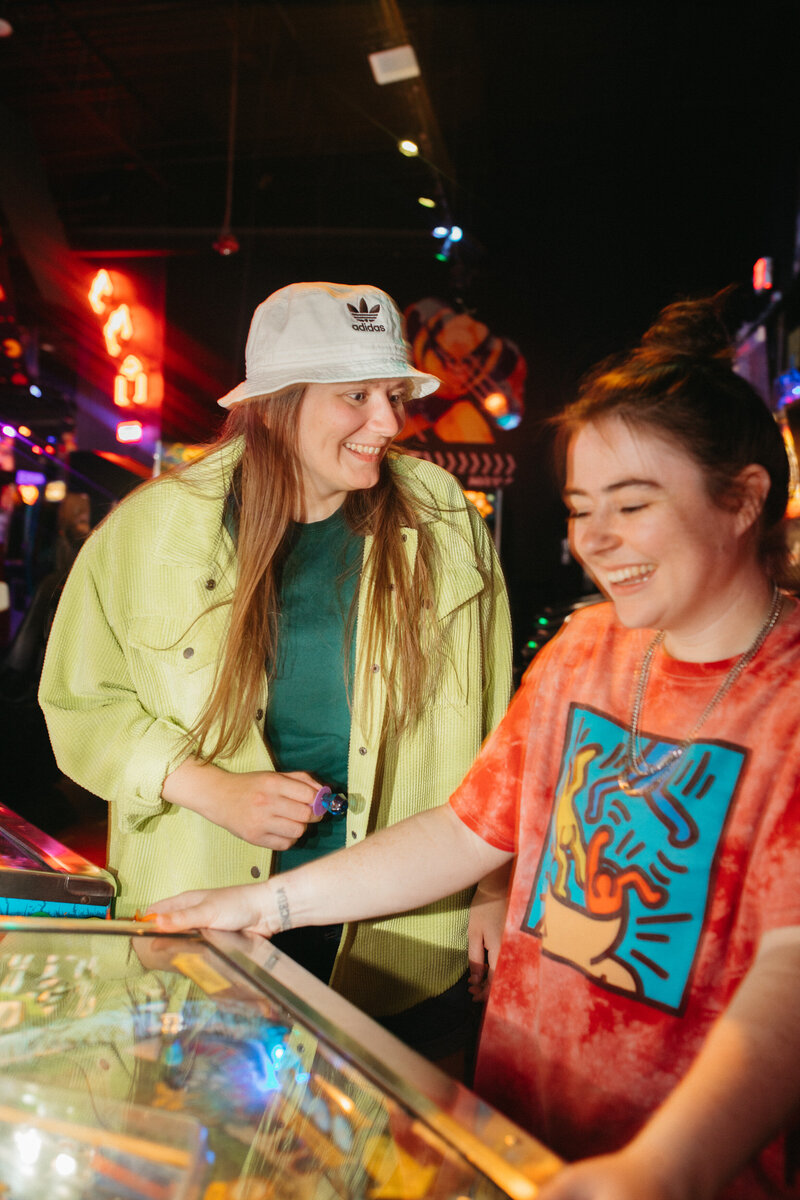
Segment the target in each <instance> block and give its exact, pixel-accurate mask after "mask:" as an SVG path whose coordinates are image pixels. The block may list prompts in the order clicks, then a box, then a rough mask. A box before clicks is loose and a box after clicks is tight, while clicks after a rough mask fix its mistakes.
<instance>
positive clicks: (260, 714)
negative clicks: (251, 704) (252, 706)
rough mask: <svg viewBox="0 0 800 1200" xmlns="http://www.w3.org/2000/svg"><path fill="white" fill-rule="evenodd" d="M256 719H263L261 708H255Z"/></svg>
mask: <svg viewBox="0 0 800 1200" xmlns="http://www.w3.org/2000/svg"><path fill="white" fill-rule="evenodd" d="M256 720H257V721H263V720H264V710H263V708H257V709H256Z"/></svg>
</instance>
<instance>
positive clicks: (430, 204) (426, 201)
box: [417, 196, 436, 208]
mask: <svg viewBox="0 0 800 1200" xmlns="http://www.w3.org/2000/svg"><path fill="white" fill-rule="evenodd" d="M417 204H421V205H422V207H423V208H436V201H435V200H431V198H430V196H418V197H417Z"/></svg>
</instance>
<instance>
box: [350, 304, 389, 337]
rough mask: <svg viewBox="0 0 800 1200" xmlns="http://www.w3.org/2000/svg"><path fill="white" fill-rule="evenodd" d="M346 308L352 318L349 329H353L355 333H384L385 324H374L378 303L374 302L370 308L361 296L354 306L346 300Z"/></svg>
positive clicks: (378, 309)
mask: <svg viewBox="0 0 800 1200" xmlns="http://www.w3.org/2000/svg"><path fill="white" fill-rule="evenodd" d="M347 308H348V311H349V313H350V316H351V317H352V319H353V324H352V326H351V329H354V330H355V332H356V333H385V332H386V326H385V325H378V324H376V321H377V318H378V313H379V312H380V311H381V306H380V304H375V305H373V307H372V308H370V306H369V305H368V304H367V302H366V300H365V299H364V297H363V296H362V297H361V299H360V300H359V302H358V306H356V305H355V304H350V303H349V302H348V304H347Z"/></svg>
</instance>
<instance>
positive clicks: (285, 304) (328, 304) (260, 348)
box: [219, 283, 441, 408]
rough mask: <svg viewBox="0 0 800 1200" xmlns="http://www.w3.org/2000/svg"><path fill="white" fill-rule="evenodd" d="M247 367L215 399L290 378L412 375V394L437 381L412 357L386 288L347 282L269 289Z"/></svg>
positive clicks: (250, 339) (256, 317)
mask: <svg viewBox="0 0 800 1200" xmlns="http://www.w3.org/2000/svg"><path fill="white" fill-rule="evenodd" d="M245 373H246V378H245V380H244V382H243V383H240V384H239V385H238V387H235V388H234V389H233V391H231V392H228V394H227V395H225V396H223V397H222V399H221V400H220V401H219V403H220V404H221V405H222V407H223V408H230V406H231V405H232V404H238V402H239V401H240V400H249V399H252V397H254V396H264V395H269V393H271V392H277V391H279V390H280V389H281V388H285V387H288V386H289V385H290V384H293V383H344V382H347V381H349V380H351V379H352V380H359V379H410V380H412V382H413V385H414V396H415V397H416V396H427V395H429V394H430V393H431V392H435V391H436V389H437V388H438V386H439V383H440V382H441V381H440V380H439V379H437V378H436V376H435V375H427V374H426V373H425V372H424V371H418V370H417V369H416V367H413V366H412V365H411V362H410V357H409V347H408V343H407V342H406V339H405V328H404V325H403V318H402V316H401V314H400V312H399V311H398V309H397V306H396V305H395V303H394V301H393V300H392V298H391V296H387V294H386V292H382V291H381V290H380V288H376V287H371V286H370V285H368V284H364V285H360V284H348V283H291V284H289V286H288V287H284V288H281V289H280V290H279V291H277V292H273V293H272V295H271V296H268V297H267V299H266V300H264V301H263V302H262V303H261V304H259V306H258V308H257V309H256V311H255V312H254V313H253V320H252V321H251V323H250V332H249V334H248V335H247V347H246V349H245Z"/></svg>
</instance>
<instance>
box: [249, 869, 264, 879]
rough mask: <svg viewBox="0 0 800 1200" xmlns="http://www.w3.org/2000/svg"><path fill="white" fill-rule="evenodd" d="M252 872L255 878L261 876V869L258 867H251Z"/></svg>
mask: <svg viewBox="0 0 800 1200" xmlns="http://www.w3.org/2000/svg"><path fill="white" fill-rule="evenodd" d="M250 874H251V875H252V876H253V879H260V878H261V872H260V870H259V869H258V867H251V868H250Z"/></svg>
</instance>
